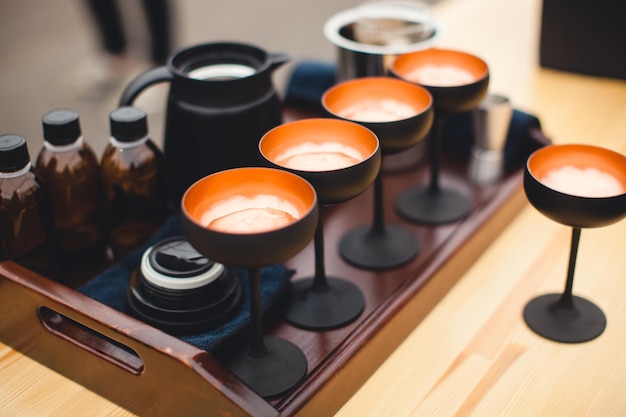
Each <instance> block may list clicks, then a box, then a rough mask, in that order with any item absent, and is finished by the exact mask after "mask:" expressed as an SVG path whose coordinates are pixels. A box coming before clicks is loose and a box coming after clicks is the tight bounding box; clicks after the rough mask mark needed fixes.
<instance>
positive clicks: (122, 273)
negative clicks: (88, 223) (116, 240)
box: [78, 214, 294, 353]
mask: <svg viewBox="0 0 626 417" xmlns="http://www.w3.org/2000/svg"><path fill="white" fill-rule="evenodd" d="M181 235H182V229H181V225H180V217H179V215H178V214H176V215H172V216H171V217H170V218H169V219H168V220H167V221H166V222H165V223H164V225H163V226H162V228H161V229H160V230H159V232H157V234H155V236H154V237H153V238H152V239H150V241H149V242H147V243H146V244H145V245H143V246H142V247H140V248H138V249H136V250H135V251H133V252H132V253H131V254H129V255H128V256H126V257H125V258H124V259H122V260H121V261H119V262H118V263H117V264H115V265H114V266H112V267H111V268H109V269H108V270H106V271H104V272H103V273H101V274H100V275H98V276H96V277H95V278H93V279H92V280H90V281H89V282H88V283H87V284H85V285H84V286H82V287H81V288H79V289H78V291H80V292H81V293H83V294H85V295H87V296H88V297H90V298H92V299H94V300H97V301H100V302H101V303H103V304H106V305H108V306H109V307H112V308H114V309H116V310H119V311H121V312H124V313H127V314H129V315H132V314H131V313H130V309H129V307H128V306H127V304H126V290H127V288H128V283H129V280H130V275H131V274H132V272H133V271H134V270H135V268H137V267H138V266H139V262H140V261H141V256H142V254H143V253H144V252H145V250H146V249H148V248H149V247H150V246H152V245H154V244H155V243H157V242H159V241H160V240H162V239H165V238H168V237H174V236H181ZM293 273H294V271H293V270H290V269H287V268H286V267H285V266H284V265H272V266H269V267H266V268H262V269H261V302H262V305H263V310H264V311H267V310H268V309H269V308H270V307H271V306H272V305H273V304H275V301H276V300H277V298H278V295H279V294H280V292H281V291H282V290H283V289H284V288H285V286H286V284H287V283H288V282H289V278H291V276H292V275H293ZM237 276H238V277H239V279H240V280H241V285H242V298H243V302H242V306H241V310H240V311H239V313H237V314H236V315H235V316H234V317H233V318H232V319H231V320H230V321H228V322H227V323H225V324H223V325H222V326H219V327H217V328H215V329H213V330H210V331H205V332H201V333H197V334H187V335H177V337H179V338H180V339H182V340H184V341H186V342H188V343H190V344H192V345H194V346H196V347H199V348H200V349H204V350H207V351H209V352H211V353H214V352H215V351H216V350H217V349H218V348H219V347H220V346H221V345H222V344H223V343H224V342H226V341H227V340H229V339H230V338H231V337H234V336H236V335H238V334H239V333H240V332H241V331H242V330H244V329H245V328H246V327H247V326H248V324H249V322H250V290H249V286H248V274H247V271H245V270H238V271H237Z"/></svg>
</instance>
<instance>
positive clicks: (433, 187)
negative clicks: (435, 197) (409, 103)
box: [428, 112, 444, 194]
mask: <svg viewBox="0 0 626 417" xmlns="http://www.w3.org/2000/svg"><path fill="white" fill-rule="evenodd" d="M443 119H444V118H443V116H442V115H441V114H439V112H435V115H434V120H433V126H432V128H431V130H430V134H429V135H428V148H429V150H430V185H429V186H428V192H429V193H431V194H437V193H438V192H439V147H440V146H441V143H440V142H441V141H442V138H443Z"/></svg>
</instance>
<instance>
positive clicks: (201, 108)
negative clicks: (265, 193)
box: [119, 42, 289, 208]
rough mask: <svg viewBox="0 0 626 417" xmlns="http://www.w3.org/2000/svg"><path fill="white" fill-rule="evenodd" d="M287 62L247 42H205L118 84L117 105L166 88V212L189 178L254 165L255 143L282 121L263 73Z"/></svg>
mask: <svg viewBox="0 0 626 417" xmlns="http://www.w3.org/2000/svg"><path fill="white" fill-rule="evenodd" d="M288 60H289V57H288V56H286V55H284V54H269V53H267V52H265V51H264V50H262V49H259V48H257V47H254V46H252V45H247V44H241V43H233V42H229V43H226V42H220V43H207V44H202V45H196V46H192V47H189V48H185V49H182V50H179V51H178V52H175V53H174V54H173V55H172V56H171V57H170V58H169V60H168V63H167V65H165V66H161V67H157V68H154V69H151V70H148V71H146V72H144V73H143V74H140V75H139V76H138V77H137V78H135V79H134V80H133V81H132V82H131V83H130V84H129V85H128V86H127V87H126V89H125V90H124V92H123V93H122V97H121V99H120V103H119V104H120V106H128V105H132V103H133V101H134V100H135V98H136V97H137V96H138V95H139V93H141V91H142V90H143V89H145V88H146V87H148V86H150V85H152V84H156V83H160V82H164V81H169V82H170V83H171V85H170V90H169V96H168V103H167V114H166V119H165V137H164V146H163V147H164V153H165V159H166V168H167V178H168V184H167V187H168V196H169V199H170V202H171V204H172V205H173V206H174V208H178V207H179V206H180V200H181V198H182V195H183V194H184V192H185V190H186V189H187V188H188V187H189V186H190V185H191V184H192V183H194V182H195V181H196V180H198V179H200V178H202V177H204V176H206V175H208V174H211V173H213V172H217V171H221V170H224V169H228V168H235V167H241V166H255V165H259V158H258V143H259V140H260V139H261V137H262V136H263V134H265V132H267V131H268V130H270V129H272V128H273V127H276V126H278V125H279V124H281V123H282V111H281V103H280V99H279V98H278V95H277V94H276V91H275V89H274V86H273V83H272V77H271V76H272V73H273V71H274V70H275V69H276V68H278V67H280V66H281V65H282V64H284V63H286V62H287V61H288Z"/></svg>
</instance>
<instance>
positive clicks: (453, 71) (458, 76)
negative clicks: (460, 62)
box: [406, 65, 475, 87]
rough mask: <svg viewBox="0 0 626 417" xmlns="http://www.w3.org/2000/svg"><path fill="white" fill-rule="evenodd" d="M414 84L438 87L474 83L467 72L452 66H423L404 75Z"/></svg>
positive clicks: (472, 77) (471, 76) (470, 74)
mask: <svg viewBox="0 0 626 417" xmlns="http://www.w3.org/2000/svg"><path fill="white" fill-rule="evenodd" d="M406 79H407V80H409V81H412V82H414V83H418V84H423V85H432V86H439V87H452V86H455V85H466V84H471V83H472V82H474V81H475V78H474V76H473V75H472V73H470V72H469V71H467V70H465V69H463V68H460V67H456V66H454V65H424V66H422V67H419V68H416V69H414V70H413V71H411V72H409V73H407V74H406Z"/></svg>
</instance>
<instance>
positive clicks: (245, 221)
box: [201, 194, 299, 233]
mask: <svg viewBox="0 0 626 417" xmlns="http://www.w3.org/2000/svg"><path fill="white" fill-rule="evenodd" d="M298 218H299V213H298V210H297V209H296V208H295V207H294V206H293V205H292V204H291V203H289V202H288V201H286V200H284V199H280V198H278V197H276V196H273V195H266V194H259V195H257V196H255V197H252V198H249V197H244V196H234V197H231V198H229V199H226V200H224V201H221V202H219V203H218V204H216V205H215V206H213V207H212V208H211V209H210V210H208V211H207V212H206V213H204V214H203V216H202V219H201V222H202V224H204V225H206V227H208V228H210V229H214V230H219V231H222V232H227V233H258V232H265V231H269V230H274V229H280V228H282V227H285V226H287V225H288V224H290V223H293V222H294V221H296V220H297V219H298Z"/></svg>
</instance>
